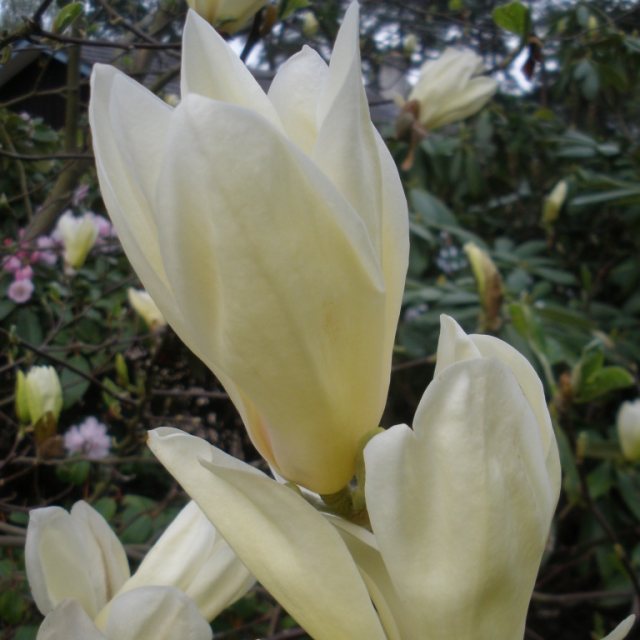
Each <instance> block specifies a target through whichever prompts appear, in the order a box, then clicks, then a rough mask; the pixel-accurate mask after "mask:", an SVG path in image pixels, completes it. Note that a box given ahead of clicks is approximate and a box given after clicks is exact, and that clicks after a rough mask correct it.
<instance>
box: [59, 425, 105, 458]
mask: <svg viewBox="0 0 640 640" xmlns="http://www.w3.org/2000/svg"><path fill="white" fill-rule="evenodd" d="M110 446H111V438H109V436H108V435H107V427H106V426H105V425H104V424H102V422H98V420H97V418H94V417H93V416H90V417H89V418H86V419H85V421H84V422H82V423H81V424H79V425H77V426H73V427H71V428H70V429H69V430H68V431H67V432H66V433H65V434H64V447H65V449H66V450H67V453H68V454H69V455H73V454H74V453H80V454H84V455H85V456H86V457H87V458H89V459H90V460H99V459H100V458H104V457H106V456H108V455H109V448H110Z"/></svg>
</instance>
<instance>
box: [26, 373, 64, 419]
mask: <svg viewBox="0 0 640 640" xmlns="http://www.w3.org/2000/svg"><path fill="white" fill-rule="evenodd" d="M62 404H63V399H62V385H61V384H60V378H59V377H58V374H57V372H56V370H55V369H54V368H53V367H48V366H45V367H31V369H29V371H28V372H27V374H26V375H25V374H24V373H23V372H22V371H18V374H17V377H16V412H17V414H18V418H19V419H20V420H21V421H22V422H30V423H31V424H35V423H36V422H38V420H40V418H42V417H43V416H44V415H45V414H46V413H51V414H52V415H53V418H54V420H55V421H56V422H57V421H58V418H59V417H60V412H61V411H62Z"/></svg>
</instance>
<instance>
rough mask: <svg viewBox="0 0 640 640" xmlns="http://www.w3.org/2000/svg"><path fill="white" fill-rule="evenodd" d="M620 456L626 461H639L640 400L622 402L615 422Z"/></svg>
mask: <svg viewBox="0 0 640 640" xmlns="http://www.w3.org/2000/svg"><path fill="white" fill-rule="evenodd" d="M616 427H617V429H618V438H619V439H620V446H621V448H622V454H623V455H624V457H625V458H626V459H627V460H631V461H634V462H635V461H636V460H640V398H638V399H637V400H634V401H632V402H623V403H622V405H621V406H620V409H619V410H618V419H617V421H616Z"/></svg>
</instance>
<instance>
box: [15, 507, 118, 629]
mask: <svg viewBox="0 0 640 640" xmlns="http://www.w3.org/2000/svg"><path fill="white" fill-rule="evenodd" d="M96 547H97V545H96V543H95V541H94V540H93V537H92V534H91V532H90V531H89V530H88V529H87V527H86V525H85V523H83V522H81V521H78V520H77V519H75V518H73V517H72V516H71V515H70V514H69V513H67V512H66V511H65V510H64V509H62V508H60V507H44V508H42V509H34V510H33V511H31V512H30V514H29V526H28V527H27V538H26V543H25V566H26V570H27V578H28V580H29V586H30V587H31V593H32V595H33V599H34V601H35V603H36V606H37V607H38V609H39V610H40V612H41V613H42V614H44V615H46V614H48V613H49V612H50V611H52V610H53V609H54V608H55V607H57V606H58V605H59V604H60V603H61V602H62V601H63V600H67V599H73V600H77V601H78V602H79V603H80V605H81V606H82V608H83V609H84V610H85V612H86V613H87V614H88V615H89V616H90V617H94V616H95V615H96V614H97V612H98V611H99V610H100V609H101V608H102V607H103V606H104V604H105V603H106V601H107V593H106V575H105V569H104V565H103V562H102V557H101V554H100V553H99V550H98V549H97V548H96ZM92 552H93V553H92Z"/></svg>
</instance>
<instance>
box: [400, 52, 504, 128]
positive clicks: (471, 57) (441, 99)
mask: <svg viewBox="0 0 640 640" xmlns="http://www.w3.org/2000/svg"><path fill="white" fill-rule="evenodd" d="M482 70H483V65H482V58H481V57H480V56H479V55H477V54H475V53H474V52H473V51H469V50H457V49H452V48H447V49H445V51H444V53H443V54H442V55H441V56H440V57H439V58H438V59H437V60H429V61H428V62H425V63H424V64H423V65H422V68H421V69H420V76H419V78H418V81H417V83H416V85H415V87H414V88H413V89H412V91H411V93H410V94H409V100H417V101H418V102H419V103H420V118H419V120H420V124H421V125H422V126H423V127H424V128H425V129H437V128H438V127H442V126H444V125H446V124H450V123H452V122H457V121H458V120H464V118H468V117H469V116H471V115H473V114H474V113H476V112H477V111H480V109H482V107H484V105H485V104H486V103H487V102H488V101H489V100H490V99H491V97H492V96H493V94H494V93H495V92H496V89H497V86H498V85H497V84H496V81H495V80H493V79H492V78H489V77H487V76H483V75H480V74H481V73H482Z"/></svg>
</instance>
